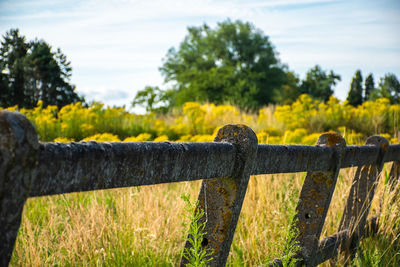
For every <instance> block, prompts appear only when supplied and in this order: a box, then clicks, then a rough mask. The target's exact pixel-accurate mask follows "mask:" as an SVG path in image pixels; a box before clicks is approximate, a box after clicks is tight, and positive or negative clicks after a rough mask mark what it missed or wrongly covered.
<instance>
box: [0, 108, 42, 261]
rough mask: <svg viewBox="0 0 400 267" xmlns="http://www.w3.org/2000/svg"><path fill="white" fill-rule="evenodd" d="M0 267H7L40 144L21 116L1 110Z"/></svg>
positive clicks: (26, 120)
mask: <svg viewBox="0 0 400 267" xmlns="http://www.w3.org/2000/svg"><path fill="white" fill-rule="evenodd" d="M0 125H1V127H0V157H1V161H0V237H1V242H0V266H8V264H9V261H10V259H11V256H12V252H13V249H14V244H15V240H16V238H17V234H18V229H19V227H20V224H21V215H22V210H23V207H24V204H25V201H26V199H27V198H28V195H29V190H30V187H31V184H32V182H33V175H32V174H33V170H34V168H35V167H36V165H37V159H38V151H39V142H38V137H37V134H36V132H35V129H34V127H33V126H32V124H31V123H30V122H29V121H28V119H27V118H25V117H24V116H23V115H21V114H18V113H13V112H8V111H0Z"/></svg>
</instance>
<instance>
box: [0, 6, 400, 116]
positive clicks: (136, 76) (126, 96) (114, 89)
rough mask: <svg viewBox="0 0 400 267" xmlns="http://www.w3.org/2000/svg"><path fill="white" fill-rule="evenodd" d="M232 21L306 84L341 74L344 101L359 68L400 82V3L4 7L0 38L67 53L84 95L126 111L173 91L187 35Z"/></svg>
mask: <svg viewBox="0 0 400 267" xmlns="http://www.w3.org/2000/svg"><path fill="white" fill-rule="evenodd" d="M228 18H229V19H231V20H232V21H235V20H241V21H243V22H251V23H253V24H254V25H255V27H256V28H258V29H260V30H262V31H263V33H264V34H265V35H267V36H268V37H269V39H270V41H271V43H272V44H273V45H274V47H275V50H276V52H277V53H278V57H279V59H280V61H281V62H282V63H284V64H286V65H287V66H288V67H289V69H290V70H292V71H294V72H295V73H297V74H298V75H299V77H300V78H304V77H305V74H306V72H307V71H308V70H309V69H311V68H312V67H314V66H315V65H316V64H319V65H320V66H321V67H322V68H323V69H324V70H327V71H330V70H333V71H334V72H335V73H337V74H339V75H341V77H342V81H341V82H339V83H338V84H337V85H336V87H335V93H334V95H335V96H337V97H338V98H340V99H341V100H345V99H346V97H347V93H348V90H349V86H350V83H351V79H352V77H353V76H354V73H355V72H356V70H357V69H360V70H361V71H362V74H363V76H364V78H365V77H366V76H367V75H368V74H369V73H373V75H374V78H375V81H376V82H377V81H378V80H379V78H380V77H383V76H384V75H385V73H394V74H395V75H396V76H397V77H398V78H399V79H400V1H399V0H271V1H259V0H246V1H239V0H238V1H227V0H156V1H153V0H86V1H77V0H72V1H71V0H58V1H57V0H0V33H1V35H4V34H5V33H6V32H7V31H8V30H10V29H11V28H18V29H19V30H20V33H21V34H22V35H24V36H26V38H27V40H33V39H35V38H38V39H43V40H45V41H46V42H47V43H49V44H50V45H51V46H52V47H53V48H54V50H56V49H57V48H61V50H62V52H63V53H64V54H65V55H66V56H67V58H68V60H70V61H71V66H72V68H73V72H72V77H71V83H72V84H74V85H76V91H77V92H78V93H79V94H83V95H84V96H85V97H86V99H87V100H88V101H93V100H95V101H101V102H103V103H105V104H106V105H109V106H122V105H125V106H126V107H127V108H129V107H130V103H131V101H132V99H133V98H134V97H135V95H136V92H137V91H139V90H142V89H143V88H144V87H145V86H148V85H150V86H160V87H161V88H167V85H165V84H164V83H163V77H162V76H161V74H160V72H159V67H161V66H162V63H163V61H162V60H163V58H164V57H165V55H166V53H167V51H168V49H169V48H171V47H176V48H177V47H178V46H179V44H180V42H182V40H183V39H184V37H185V35H186V34H187V27H189V26H201V25H203V24H204V23H206V24H208V25H209V26H211V27H215V25H217V23H218V22H222V21H224V20H226V19H228ZM1 39H2V38H1ZM134 111H136V112H142V111H143V109H137V108H136V109H135V110H134Z"/></svg>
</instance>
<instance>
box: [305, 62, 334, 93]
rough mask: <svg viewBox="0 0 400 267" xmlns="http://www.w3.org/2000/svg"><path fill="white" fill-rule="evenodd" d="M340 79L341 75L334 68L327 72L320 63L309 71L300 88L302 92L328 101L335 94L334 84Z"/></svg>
mask: <svg viewBox="0 0 400 267" xmlns="http://www.w3.org/2000/svg"><path fill="white" fill-rule="evenodd" d="M340 80H341V78H340V75H338V74H335V73H334V72H333V71H332V70H331V71H330V72H329V73H327V72H326V71H325V70H323V69H322V68H321V67H320V66H319V65H316V66H315V67H314V68H312V69H310V70H309V71H308V72H307V74H306V78H305V79H304V80H303V81H302V82H301V85H300V89H299V90H300V92H301V93H302V94H309V95H310V96H311V97H312V98H314V99H318V100H322V101H328V100H329V97H330V96H331V95H333V86H335V85H336V83H337V81H340Z"/></svg>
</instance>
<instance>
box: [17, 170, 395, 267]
mask: <svg viewBox="0 0 400 267" xmlns="http://www.w3.org/2000/svg"><path fill="white" fill-rule="evenodd" d="M353 175H354V170H353V169H346V170H342V171H341V173H340V177H339V180H338V182H337V187H336V190H335V193H334V196H333V199H332V204H331V206H330V209H329V211H328V217H327V221H326V223H325V226H324V229H323V234H322V236H326V235H329V234H332V233H334V232H335V231H336V229H337V227H338V224H339V220H340V216H341V213H342V211H343V207H344V203H345V201H346V199H347V194H348V192H349V189H350V183H351V180H352V177H353ZM304 176H305V175H304V173H298V174H285V175H283V174H281V175H260V176H255V177H252V178H251V179H250V184H249V187H248V191H247V194H246V198H245V201H244V206H243V209H242V213H241V215H240V219H239V223H238V228H237V230H236V234H235V237H234V242H233V244H232V247H231V253H230V256H229V259H228V265H231V266H255V265H260V264H262V263H266V262H267V261H269V260H271V259H273V258H274V257H279V255H280V251H279V248H280V244H281V243H282V240H283V239H284V238H285V236H286V234H287V233H286V232H285V229H287V227H286V226H287V225H288V224H289V222H290V215H291V214H292V212H293V210H294V209H295V206H296V203H297V199H298V196H299V192H300V189H301V185H302V181H303V179H304ZM384 180H385V179H381V183H380V184H379V186H378V189H377V192H376V195H377V197H376V198H375V201H374V203H373V207H372V211H371V214H373V213H376V212H378V210H379V209H380V208H379V207H380V201H379V200H380V199H382V196H383V195H384V194H385V192H386V191H385V190H384V188H385V187H384ZM199 188H200V181H197V182H184V183H175V184H163V185H156V186H144V187H140V188H123V189H116V190H104V191H96V192H86V193H79V194H76V193H74V194H67V195H58V196H52V197H41V198H32V199H29V200H28V201H27V203H26V205H25V208H24V213H23V221H22V225H21V228H20V232H19V235H18V239H17V243H16V248H15V250H14V254H13V258H12V261H11V266H176V265H178V263H179V260H180V256H179V252H180V249H182V248H183V245H184V235H185V231H186V229H184V227H183V226H182V220H183V218H184V216H183V212H184V205H185V203H184V201H183V200H182V199H181V198H180V195H181V194H182V193H189V194H190V195H191V197H192V199H193V200H194V199H195V198H196V197H197V194H198V191H199ZM392 202H393V201H392ZM388 203H389V198H388V197H386V198H385V204H384V205H383V207H384V210H383V211H382V213H383V220H382V221H383V222H384V223H383V224H382V227H381V230H380V231H381V236H383V237H386V238H387V239H388V241H387V242H389V243H384V241H382V242H381V240H375V241H373V240H372V241H369V242H370V243H368V240H367V241H366V242H363V245H364V246H366V247H368V246H370V247H371V249H372V250H373V249H374V246H375V247H376V246H377V244H378V249H380V247H382V246H387V244H389V245H390V242H393V237H396V235H397V234H398V233H399V232H400V231H399V229H398V228H393V227H394V226H395V225H399V218H398V217H399V214H400V212H399V206H400V205H399V203H398V201H395V204H394V205H393V204H390V205H389V204H388ZM393 229H394V230H393ZM396 229H397V232H396ZM379 242H381V243H382V244H381V245H382V246H381V245H380V244H379ZM397 245H398V242H394V243H393V244H392V245H391V246H392V248H389V249H391V251H390V253H392V255H396V253H397V255H398V254H399V253H400V249H399V248H398V247H395V246H397ZM396 251H397V252H396ZM386 253H387V254H388V255H389V252H386ZM389 256H390V255H389ZM393 257H395V256H393ZM399 258H400V256H399V255H398V256H397V258H394V260H393V261H394V263H399V261H400V259H399Z"/></svg>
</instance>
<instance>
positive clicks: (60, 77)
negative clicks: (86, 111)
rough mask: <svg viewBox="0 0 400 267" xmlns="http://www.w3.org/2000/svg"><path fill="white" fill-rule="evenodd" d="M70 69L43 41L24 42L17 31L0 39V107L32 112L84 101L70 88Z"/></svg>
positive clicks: (64, 58)
mask: <svg viewBox="0 0 400 267" xmlns="http://www.w3.org/2000/svg"><path fill="white" fill-rule="evenodd" d="M71 72H72V68H71V66H70V62H69V61H68V60H67V58H66V56H65V55H64V54H63V53H62V52H61V50H60V49H58V50H57V51H56V52H54V51H53V50H52V48H51V46H50V45H49V44H47V43H46V42H45V41H43V40H35V41H30V42H27V41H26V39H25V37H24V36H21V35H20V34H19V30H18V29H11V30H10V31H9V32H7V33H6V34H5V35H4V36H3V41H2V42H1V47H0V75H1V76H0V92H1V93H0V105H1V106H3V107H8V106H13V105H18V106H20V107H26V108H32V107H34V106H35V105H36V103H37V101H39V100H42V101H43V105H44V106H47V105H57V106H59V107H62V106H64V105H67V104H70V103H73V102H77V101H84V99H83V98H82V97H80V96H78V94H77V93H76V92H75V87H74V86H73V85H72V84H70V77H71Z"/></svg>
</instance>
